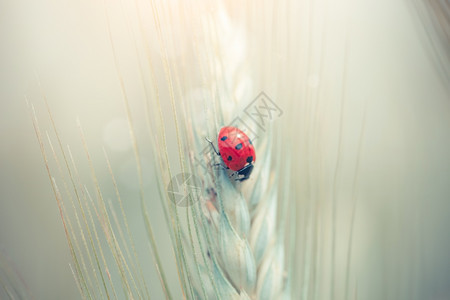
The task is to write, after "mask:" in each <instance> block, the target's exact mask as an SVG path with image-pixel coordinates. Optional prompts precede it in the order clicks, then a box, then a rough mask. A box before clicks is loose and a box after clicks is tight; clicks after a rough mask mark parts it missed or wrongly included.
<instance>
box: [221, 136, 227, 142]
mask: <svg viewBox="0 0 450 300" xmlns="http://www.w3.org/2000/svg"><path fill="white" fill-rule="evenodd" d="M227 138H228V137H227V136H226V135H224V136H223V137H222V138H221V139H220V140H221V141H225V140H226V139H227Z"/></svg>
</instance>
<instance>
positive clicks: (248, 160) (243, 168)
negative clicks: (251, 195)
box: [207, 126, 256, 181]
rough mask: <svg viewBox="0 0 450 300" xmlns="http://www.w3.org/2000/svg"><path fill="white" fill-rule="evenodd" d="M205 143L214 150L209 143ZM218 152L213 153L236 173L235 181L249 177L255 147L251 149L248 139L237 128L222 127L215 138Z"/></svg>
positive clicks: (253, 160) (250, 142) (251, 145)
mask: <svg viewBox="0 0 450 300" xmlns="http://www.w3.org/2000/svg"><path fill="white" fill-rule="evenodd" d="M207 141H208V142H209V143H210V144H211V146H212V147H213V148H214V145H213V144H212V142H211V141H209V140H208V139H207ZM217 144H218V146H219V151H216V149H215V148H214V151H215V152H216V154H217V155H219V156H220V157H222V160H223V162H224V164H225V166H226V167H227V169H231V170H233V171H235V172H236V173H237V175H238V176H239V177H238V178H237V179H236V180H239V181H243V180H247V179H248V178H249V177H250V174H251V173H252V171H253V163H254V162H255V158H256V156H255V147H253V144H252V141H251V140H250V138H249V137H248V136H247V135H246V134H245V133H244V132H243V131H242V130H240V129H239V128H236V127H232V126H225V127H222V129H220V131H219V136H218V137H217Z"/></svg>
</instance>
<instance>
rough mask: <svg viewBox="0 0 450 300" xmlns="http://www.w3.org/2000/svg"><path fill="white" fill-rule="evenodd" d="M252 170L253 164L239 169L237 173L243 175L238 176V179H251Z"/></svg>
mask: <svg viewBox="0 0 450 300" xmlns="http://www.w3.org/2000/svg"><path fill="white" fill-rule="evenodd" d="M252 171H253V164H248V165H246V166H245V167H243V168H242V169H240V170H239V171H237V174H238V175H239V176H243V177H240V178H236V180H239V181H244V180H247V179H249V177H250V174H251V173H252Z"/></svg>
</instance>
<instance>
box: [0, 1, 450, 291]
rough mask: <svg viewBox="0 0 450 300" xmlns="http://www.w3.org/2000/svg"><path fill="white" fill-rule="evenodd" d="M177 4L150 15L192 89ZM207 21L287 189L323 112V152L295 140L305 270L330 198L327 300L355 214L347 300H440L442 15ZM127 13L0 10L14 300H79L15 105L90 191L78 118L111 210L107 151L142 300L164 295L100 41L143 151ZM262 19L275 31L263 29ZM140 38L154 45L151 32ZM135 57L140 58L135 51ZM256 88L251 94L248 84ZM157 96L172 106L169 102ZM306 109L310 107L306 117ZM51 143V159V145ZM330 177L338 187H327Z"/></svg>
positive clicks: (447, 172)
mask: <svg viewBox="0 0 450 300" xmlns="http://www.w3.org/2000/svg"><path fill="white" fill-rule="evenodd" d="M156 2H158V1H156ZM142 3H143V4H142V5H143V7H146V6H145V5H147V6H148V4H145V3H146V2H145V1H142ZM158 3H159V2H158ZM178 4H179V3H178V1H169V2H167V3H166V4H164V5H165V9H166V11H169V12H171V13H172V18H173V19H172V22H174V26H173V28H170V30H167V32H169V31H170V32H171V34H173V37H172V38H173V39H174V40H175V41H176V42H175V43H174V45H176V46H174V47H171V48H169V53H168V56H169V58H170V59H171V61H172V62H173V63H174V64H175V65H176V64H177V63H179V64H183V66H184V68H187V69H192V74H193V75H192V76H196V75H195V74H197V72H198V64H196V61H195V60H194V59H191V58H192V53H187V52H183V51H184V49H185V48H188V47H186V46H184V47H183V45H187V44H190V43H193V40H192V36H194V35H195V34H193V33H192V32H190V31H188V30H185V31H183V28H182V26H179V24H176V23H177V20H178V19H179V18H181V16H184V13H185V12H183V11H180V9H179V8H178V6H177V5H178ZM200 6H201V3H200V4H196V7H200ZM105 7H108V11H109V18H110V19H109V21H108V20H107V18H106V17H105ZM205 7H207V5H205ZM217 7H219V8H221V9H222V12H223V14H221V11H218V12H217V11H213V10H211V11H208V9H207V8H205V11H207V12H208V13H210V14H211V16H212V20H213V21H215V22H218V23H221V24H222V25H223V26H224V28H225V29H227V30H228V31H227V30H225V31H224V32H222V35H221V36H222V38H223V43H224V45H223V47H224V49H225V51H226V53H228V54H229V55H230V57H229V58H230V59H231V60H232V61H233V60H234V61H238V62H239V61H241V62H242V64H243V65H245V66H246V67H247V68H249V69H250V70H252V72H249V74H250V75H249V77H250V81H249V80H248V78H247V77H246V78H244V79H245V80H240V79H241V78H239V81H241V82H245V84H246V90H245V91H246V92H245V93H241V92H239V93H240V94H239V93H238V92H237V93H236V94H235V96H236V97H242V98H243V100H242V101H243V102H244V104H245V103H246V101H247V102H248V101H251V100H252V99H253V97H254V96H256V95H257V94H258V93H259V92H260V91H265V92H266V93H267V94H268V95H270V96H273V99H274V100H275V101H276V103H277V104H278V105H279V106H280V107H281V108H282V109H283V111H284V115H283V119H282V120H281V121H280V124H279V125H278V126H285V128H286V130H285V136H284V137H283V140H293V141H294V142H292V143H291V144H292V145H293V146H292V149H293V150H294V152H293V156H292V160H293V170H294V171H293V176H294V178H293V182H296V181H298V182H300V184H299V186H300V187H302V186H303V183H302V182H303V181H304V180H305V174H304V173H303V169H302V168H303V167H304V166H303V165H302V163H301V162H302V161H303V159H304V158H301V157H299V155H300V154H302V152H295V150H298V149H300V148H301V144H302V143H304V142H305V140H303V139H302V138H303V137H304V136H303V135H299V137H298V138H297V136H296V132H297V129H298V128H300V127H301V126H302V121H301V120H303V117H305V113H306V112H305V111H308V110H307V109H305V106H307V105H306V104H304V103H317V106H314V109H312V110H311V111H316V112H317V111H318V112H319V113H317V115H318V119H317V120H316V121H317V123H313V124H317V128H319V129H317V130H316V131H311V132H312V134H314V133H317V134H320V136H319V137H318V138H317V139H316V137H314V136H312V137H311V136H310V135H307V140H308V142H310V143H311V145H313V146H312V148H311V149H313V150H314V149H316V148H315V146H314V145H319V146H320V151H321V152H320V153H319V154H317V153H316V154H315V155H316V156H314V157H315V158H316V159H317V161H319V160H320V162H321V163H322V165H321V168H317V170H316V171H317V173H314V174H313V175H312V180H313V181H317V182H318V183H317V184H316V185H315V187H316V188H317V189H318V192H317V193H318V195H319V196H318V197H319V198H323V199H324V200H323V202H321V203H322V204H323V205H321V206H320V210H321V214H322V216H323V220H325V221H322V222H321V223H320V225H319V226H318V229H317V232H316V234H317V236H319V240H320V241H321V242H320V247H319V250H320V249H322V250H321V251H323V252H320V251H318V252H317V255H320V257H323V256H326V254H324V253H328V252H326V251H329V248H330V234H331V233H330V232H331V231H332V230H331V229H330V226H331V225H330V222H329V221H326V220H330V215H331V202H330V201H328V199H329V198H330V197H331V195H332V194H333V191H335V192H336V194H337V195H338V196H337V198H336V200H337V201H338V206H337V222H336V228H335V230H336V232H337V244H336V254H335V255H336V270H335V272H336V273H335V276H336V290H337V291H336V295H339V296H336V299H344V296H343V295H344V292H343V289H344V288H343V286H345V274H346V273H345V270H346V268H347V265H346V262H347V260H346V258H347V255H348V251H349V248H348V237H349V233H350V230H349V222H350V220H351V218H352V211H353V210H352V209H353V207H354V205H355V203H357V204H356V206H355V207H356V214H355V219H354V232H353V243H352V247H351V249H352V250H351V251H352V252H351V255H352V265H351V273H350V279H349V280H350V290H351V297H352V299H354V298H353V297H356V296H355V295H356V294H357V298H358V299H427V300H428V299H430V300H441V299H450V234H448V229H449V228H450V155H449V154H450V80H449V78H450V75H449V74H450V71H449V70H450V64H449V53H450V47H449V30H450V27H449V16H450V14H449V10H450V4H449V3H448V1H423V2H422V1H401V0H395V1H392V0H389V1H388V0H380V1H337V2H336V3H335V2H333V1H325V0H324V1H298V2H285V3H280V4H275V5H273V4H271V2H270V1H263V2H261V3H260V4H258V3H251V2H248V3H247V2H245V3H244V2H242V3H240V2H239V3H227V2H225V3H224V5H218V6H217ZM244 7H245V10H244ZM274 8H275V9H274ZM147 9H148V7H147ZM242 11H245V14H244V13H243V12H242ZM132 12H133V3H122V2H107V3H104V2H102V1H84V0H83V1H72V0H63V1H50V0H38V1H27V0H15V1H11V0H2V1H0V45H1V47H0V141H1V147H0V258H1V259H0V262H1V266H2V268H3V270H4V271H3V273H0V274H2V277H0V278H3V281H5V280H6V279H5V278H11V276H12V278H13V279H11V284H12V285H15V286H17V287H18V289H19V290H20V293H22V294H24V295H27V296H26V298H31V299H33V298H34V299H79V298H80V295H79V292H78V291H77V287H76V284H75V281H74V278H73V275H72V272H71V269H70V267H69V264H70V263H71V257H70V253H69V249H68V245H67V241H66V238H65V234H64V228H63V226H62V222H61V218H60V214H59V210H58V206H57V204H56V201H55V199H54V195H53V192H52V189H51V185H50V180H49V178H48V175H47V173H46V169H45V165H44V162H43V159H42V155H41V152H40V149H39V143H38V141H37V139H36V136H35V132H34V129H33V123H32V117H31V114H30V109H29V108H28V107H27V102H26V100H25V98H28V101H30V102H31V103H32V104H33V105H34V106H35V107H36V115H37V118H38V120H39V122H40V125H41V129H42V131H43V134H44V139H46V136H45V132H46V131H49V132H50V135H51V136H53V133H52V128H51V122H50V119H49V116H48V113H47V110H46V106H45V102H44V100H43V95H44V94H45V96H46V98H47V101H48V104H49V107H50V109H51V111H52V113H53V116H54V119H55V123H56V125H57V128H58V130H59V133H60V135H61V137H62V144H63V147H67V145H70V147H71V151H72V153H73V154H74V158H75V160H76V161H77V162H79V165H78V167H79V172H80V177H81V178H82V181H83V182H84V183H85V184H87V185H89V187H90V188H92V182H91V180H90V177H89V176H90V175H89V166H88V163H87V160H86V159H85V157H84V152H83V147H82V143H81V139H80V134H79V129H78V127H77V119H79V121H80V123H81V125H82V126H83V128H84V131H85V134H86V139H87V144H88V145H89V147H90V151H91V155H92V159H93V162H94V165H95V167H96V169H97V170H98V174H97V176H98V177H99V178H100V181H101V184H102V187H103V191H104V193H105V195H106V198H108V197H109V198H114V190H113V187H112V185H111V182H110V177H109V173H108V170H107V167H106V163H105V159H104V156H103V150H102V149H103V147H104V148H105V150H106V151H107V152H108V155H109V156H110V159H111V163H112V166H113V171H114V172H115V174H116V176H117V180H118V184H119V188H120V190H121V191H122V193H123V194H125V195H126V197H125V198H126V200H128V199H129V200H130V201H126V210H127V213H129V215H130V216H139V217H135V218H133V217H130V226H131V228H132V231H133V232H134V233H135V235H136V236H135V237H136V240H137V248H138V249H139V250H138V252H139V254H140V258H141V259H142V261H143V265H147V266H150V268H148V269H147V268H146V269H145V275H146V276H148V278H149V280H150V287H151V288H152V287H153V289H152V295H155V298H156V299H158V298H159V297H162V295H163V294H162V292H161V291H160V289H159V288H158V285H159V283H158V282H157V277H156V273H155V270H154V269H152V268H151V266H152V262H151V257H150V255H148V248H147V244H146V241H145V240H144V239H142V241H141V240H140V239H139V237H140V236H141V235H144V232H145V228H144V226H143V222H142V220H141V218H140V212H139V209H140V208H139V203H138V201H135V200H133V199H137V198H138V184H137V176H136V175H135V166H134V158H133V150H132V145H131V140H130V137H129V132H128V125H127V119H126V114H125V109H124V105H123V101H122V92H121V89H120V85H119V81H118V77H117V72H116V69H115V65H114V57H113V53H112V49H111V43H110V41H109V37H108V26H107V25H108V24H109V25H110V30H111V32H112V37H113V40H114V45H115V47H116V51H117V53H118V55H117V57H118V63H119V69H120V74H121V75H122V76H123V78H124V80H125V85H126V87H127V93H128V97H129V99H130V103H131V110H132V112H133V116H134V117H135V119H136V120H138V121H137V129H136V134H137V137H138V140H142V141H144V140H145V138H144V136H145V135H146V127H145V122H143V121H142V122H139V120H141V119H142V118H143V111H142V109H141V108H142V102H141V99H142V98H143V97H144V95H143V93H144V92H143V90H142V87H141V85H140V84H141V83H140V79H139V77H138V76H137V75H136V70H137V69H138V68H139V67H140V65H141V64H142V61H140V60H138V59H136V55H135V49H134V46H133V39H134V38H133V35H132V34H130V29H129V28H127V24H129V23H127V21H126V20H127V18H131V19H133V18H134V21H135V15H133V13H132ZM189 13H190V14H191V15H190V17H191V18H192V22H197V21H198V20H197V19H196V18H197V17H198V18H199V19H200V17H201V16H202V15H201V14H202V13H204V11H203V12H202V11H200V12H198V16H197V15H196V12H195V11H194V12H189ZM264 13H265V14H264ZM272 14H273V15H274V16H276V18H274V19H272V18H271V16H272ZM143 15H144V16H146V18H144V27H145V28H146V29H148V28H150V27H151V26H152V24H153V23H152V19H153V15H152V13H151V11H150V10H148V11H146V12H143ZM184 17H186V16H184ZM214 17H217V19H214ZM269 20H270V22H269ZM272 20H275V21H274V23H271V21H272ZM128 22H130V21H128ZM147 22H148V23H147ZM130 24H134V23H132V22H131V23H130ZM255 24H260V25H261V26H260V27H258V26H254V25H255ZM147 27H148V28H147ZM148 30H149V32H150V33H149V34H150V36H151V34H152V29H148ZM163 31H164V32H166V31H165V30H164V29H163ZM153 33H154V32H153ZM269 33H270V34H269ZM149 40H150V41H155V42H154V43H153V42H151V43H150V44H149V46H150V47H149V54H148V53H147V54H148V55H150V56H152V57H154V58H155V59H160V58H161V53H160V48H159V46H158V44H157V42H156V37H155V36H151V37H150V38H149ZM268 41H270V42H273V43H274V42H278V43H276V44H268ZM137 44H138V46H139V47H140V48H139V49H140V51H142V49H141V48H142V45H141V42H139V41H138V42H137ZM142 44H143V43H142ZM180 45H181V46H180ZM178 46H180V47H178ZM200 47H202V45H200ZM255 49H257V50H255ZM286 53H287V54H286ZM180 57H183V59H182V60H181V59H180ZM245 62H246V63H245ZM159 64H160V63H159ZM155 70H156V78H157V79H156V80H157V82H162V84H164V80H165V79H164V70H163V68H162V66H161V65H158V64H157V65H156V66H155ZM252 74H253V75H255V74H257V76H260V77H261V76H262V77H263V79H262V80H259V81H257V80H253V82H252V80H251V79H252ZM197 76H198V75H197ZM255 76H256V75H255ZM279 78H281V79H283V80H284V81H283V84H282V85H280V86H277V85H276V84H275V83H274V82H275V81H276V80H280V79H279ZM182 80H183V78H182ZM186 81H187V80H186ZM277 82H279V81H277ZM190 84H191V83H190ZM202 88H203V86H202V85H201V84H200V83H198V84H197V85H194V84H193V83H192V89H191V90H190V91H188V92H187V94H189V95H192V94H193V93H202ZM291 91H292V93H291ZM161 93H162V97H163V98H164V97H165V98H167V97H168V96H167V92H164V91H162V92H161ZM315 97H317V99H322V100H323V101H319V100H317V102H314V101H312V102H311V101H310V100H311V99H316V98H315ZM308 99H309V100H308ZM306 100H308V101H310V102H308V101H306ZM180 101H181V100H180ZM166 102H168V101H166ZM163 105H164V106H165V105H168V104H163ZM340 120H342V121H340ZM313 121H314V120H313ZM169 123H170V120H169V121H168V124H167V126H168V136H169V140H170V141H171V142H170V143H171V144H169V146H170V147H174V146H175V137H174V130H173V125H171V124H169ZM171 126H172V127H171ZM313 128H315V127H314V126H313ZM338 129H339V131H338ZM298 130H301V132H304V131H305V130H304V129H298ZM339 135H340V141H339V140H338V137H339ZM52 142H53V143H56V140H55V139H54V137H53V140H52ZM316 143H317V144H316ZM142 144H143V145H142V149H143V150H142V151H141V153H142V160H143V163H144V165H145V168H144V180H145V190H146V191H147V192H148V193H151V191H153V190H154V189H155V188H156V186H155V174H154V173H153V164H154V162H153V161H152V158H151V157H152V155H151V151H153V150H152V149H151V147H150V145H149V144H148V143H145V142H143V143H142ZM358 145H360V146H358ZM319 146H318V147H319ZM46 147H47V148H48V146H46ZM170 147H169V148H170ZM299 147H300V148H299ZM358 149H360V151H359V153H360V154H358ZM48 150H49V149H48ZM174 152H175V151H174ZM49 153H51V152H49ZM171 155H172V153H171ZM174 155H176V154H174ZM319 156H320V159H318V157H319ZM175 157H176V156H175ZM358 157H359V158H358ZM337 158H338V159H339V169H338V172H337V175H335V174H334V171H333V170H334V168H335V165H336V160H337ZM175 159H176V158H175ZM355 170H357V172H356V171H355ZM54 171H55V177H56V180H57V181H58V178H60V177H61V176H59V177H58V170H57V168H55V169H54ZM334 176H337V178H338V180H337V183H336V181H335V182H334V183H333V180H332V178H333V177H334ZM305 197H306V196H305V195H303V192H302V191H299V192H298V193H297V195H296V197H295V201H299V203H307V202H308V200H305ZM355 200H357V202H355ZM152 203H154V204H155V205H154V207H152V210H151V218H152V222H153V226H155V228H158V229H160V230H158V231H157V232H156V233H157V240H158V244H159V245H161V247H162V249H166V250H167V251H169V249H170V242H169V239H168V236H167V229H166V228H164V226H163V225H162V224H164V222H163V220H162V216H161V208H160V207H159V206H158V204H157V203H156V201H154V202H152ZM305 207H308V206H307V205H306V206H305ZM69 209H70V208H69ZM302 230H303V229H302ZM302 230H300V232H304V234H307V231H302ZM301 238H303V236H299V240H301ZM302 251H306V250H302ZM302 253H303V252H302ZM302 255H303V254H302ZM163 259H164V262H165V264H167V266H168V270H169V271H168V277H169V278H171V280H173V281H176V270H175V268H174V267H173V261H172V260H171V258H170V256H167V257H164V258H163ZM328 264H329V263H328V262H327V261H324V263H323V264H320V265H319V266H320V270H319V269H318V270H317V272H316V273H315V275H316V276H317V278H316V280H317V281H320V282H323V283H322V284H320V285H318V286H317V287H316V289H317V290H318V291H317V293H316V297H317V298H318V299H325V298H327V297H328V296H327V295H328V291H329V289H330V287H329V285H328V282H329V280H330V276H331V275H330V273H329V271H328V270H329V265H328ZM8 274H9V275H11V274H15V275H11V276H9V275H8ZM175 284H176V283H175ZM153 291H154V292H153ZM176 295H177V294H176V293H175V296H176ZM2 296H4V294H1V293H0V297H2ZM327 299H328V298H327Z"/></svg>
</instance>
